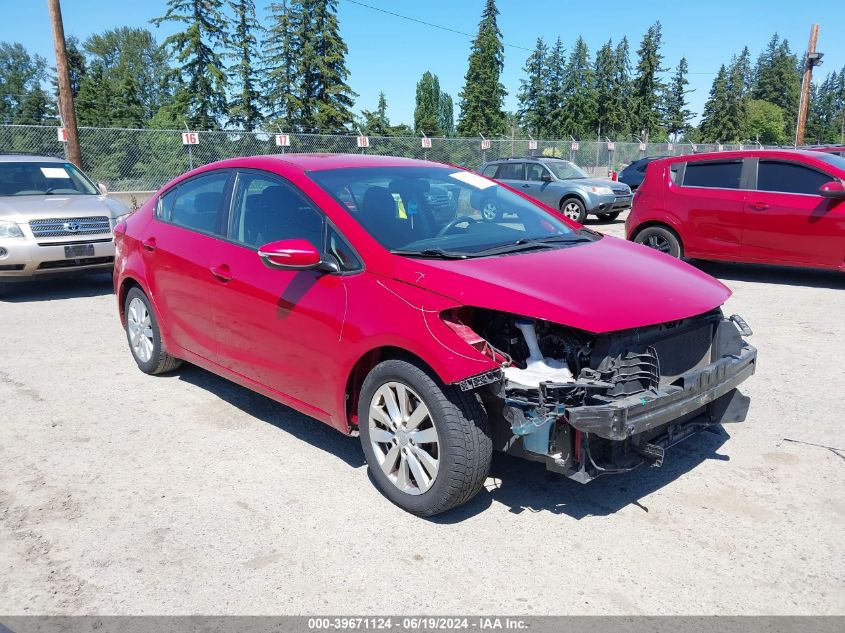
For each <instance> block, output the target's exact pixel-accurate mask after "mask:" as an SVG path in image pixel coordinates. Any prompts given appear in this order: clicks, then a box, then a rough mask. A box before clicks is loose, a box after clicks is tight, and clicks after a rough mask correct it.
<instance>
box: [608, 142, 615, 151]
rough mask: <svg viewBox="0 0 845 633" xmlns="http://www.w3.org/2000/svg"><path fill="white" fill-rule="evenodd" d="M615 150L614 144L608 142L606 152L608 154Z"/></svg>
mask: <svg viewBox="0 0 845 633" xmlns="http://www.w3.org/2000/svg"><path fill="white" fill-rule="evenodd" d="M615 149H616V143H614V142H613V141H608V143H607V151H608V152H612V151H614V150H615Z"/></svg>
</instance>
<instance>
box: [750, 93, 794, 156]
mask: <svg viewBox="0 0 845 633" xmlns="http://www.w3.org/2000/svg"><path fill="white" fill-rule="evenodd" d="M746 116H747V119H746V123H745V132H746V136H747V138H749V139H752V140H757V141H759V142H760V143H764V144H766V145H783V144H784V143H786V132H785V129H786V120H785V119H784V115H783V108H781V107H780V106H776V105H775V104H774V103H769V102H768V101H763V100H761V99H749V100H748V101H747V104H746Z"/></svg>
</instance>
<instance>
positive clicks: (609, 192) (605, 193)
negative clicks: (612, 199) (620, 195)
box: [590, 187, 613, 196]
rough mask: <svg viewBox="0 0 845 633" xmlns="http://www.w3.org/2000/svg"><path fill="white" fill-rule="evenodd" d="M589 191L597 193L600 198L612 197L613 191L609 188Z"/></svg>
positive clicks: (592, 188) (591, 188)
mask: <svg viewBox="0 0 845 633" xmlns="http://www.w3.org/2000/svg"><path fill="white" fill-rule="evenodd" d="M590 191H592V192H593V193H597V194H599V195H600V196H612V195H613V189H611V188H610V187H590Z"/></svg>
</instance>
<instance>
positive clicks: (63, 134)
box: [56, 127, 67, 143]
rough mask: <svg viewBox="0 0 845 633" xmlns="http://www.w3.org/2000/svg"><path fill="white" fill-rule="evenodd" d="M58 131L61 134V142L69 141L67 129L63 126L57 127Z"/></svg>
mask: <svg viewBox="0 0 845 633" xmlns="http://www.w3.org/2000/svg"><path fill="white" fill-rule="evenodd" d="M56 132H57V133H58V135H59V142H60V143H67V130H66V129H64V128H63V127H57V128H56Z"/></svg>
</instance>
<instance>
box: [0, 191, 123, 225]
mask: <svg viewBox="0 0 845 633" xmlns="http://www.w3.org/2000/svg"><path fill="white" fill-rule="evenodd" d="M128 212H129V209H128V208H127V207H126V205H125V204H123V203H122V202H121V201H120V200H115V199H113V198H109V197H107V196H62V195H50V196H0V219H2V220H13V221H15V222H29V221H30V220H43V219H47V218H83V217H87V216H97V215H105V216H108V217H110V218H115V217H117V216H119V215H123V214H124V213H128Z"/></svg>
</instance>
